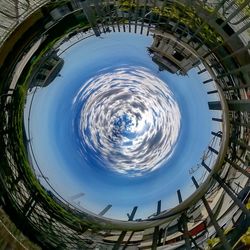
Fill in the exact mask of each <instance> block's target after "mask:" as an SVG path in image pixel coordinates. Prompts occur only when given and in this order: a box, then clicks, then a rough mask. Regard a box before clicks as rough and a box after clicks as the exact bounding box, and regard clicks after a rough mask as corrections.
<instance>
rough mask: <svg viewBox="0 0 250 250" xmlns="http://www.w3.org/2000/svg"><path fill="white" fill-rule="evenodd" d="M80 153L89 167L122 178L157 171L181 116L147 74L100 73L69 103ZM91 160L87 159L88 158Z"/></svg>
mask: <svg viewBox="0 0 250 250" xmlns="http://www.w3.org/2000/svg"><path fill="white" fill-rule="evenodd" d="M73 109H75V110H78V111H79V112H77V115H76V118H75V120H74V121H73V126H74V128H76V133H77V138H78V143H79V148H80V152H81V154H82V155H83V157H84V158H85V159H88V158H89V159H90V158H91V160H90V161H91V162H92V164H95V162H93V159H94V161H96V163H98V164H99V165H101V166H103V167H104V168H107V169H110V170H111V171H114V172H117V173H120V174H125V175H127V176H131V177H132V176H141V175H143V174H145V173H148V172H151V171H154V170H155V169H157V168H159V167H160V166H162V164H163V163H165V162H166V161H167V160H168V159H169V158H170V156H171V154H172V153H173V151H174V149H175V145H176V142H177V139H178V135H179V132H180V126H181V114H180V110H179V107H178V104H177V102H176V101H175V99H174V95H173V93H172V92H171V90H170V89H169V88H168V86H167V85H166V83H164V82H163V81H162V80H160V79H159V78H158V77H157V76H156V75H154V74H152V73H151V72H150V71H149V70H148V69H146V68H143V67H135V66H123V67H120V68H116V69H112V70H111V69H105V70H103V71H101V72H99V73H98V74H96V75H95V76H94V77H92V78H91V79H89V80H88V81H87V82H86V83H85V84H84V85H83V87H82V88H81V89H80V90H79V92H78V93H77V95H76V96H75V98H74V101H73ZM90 155H91V157H89V156H90Z"/></svg>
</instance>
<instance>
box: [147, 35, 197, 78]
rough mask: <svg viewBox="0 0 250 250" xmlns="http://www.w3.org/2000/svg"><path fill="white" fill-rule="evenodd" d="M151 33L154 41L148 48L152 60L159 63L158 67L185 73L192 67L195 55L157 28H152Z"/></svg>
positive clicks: (195, 59)
mask: <svg viewBox="0 0 250 250" xmlns="http://www.w3.org/2000/svg"><path fill="white" fill-rule="evenodd" d="M153 33H154V42H153V44H152V45H151V47H150V48H149V49H148V50H149V52H150V54H152V55H153V57H152V60H153V61H154V62H155V63H156V64H158V65H159V69H160V70H167V71H169V72H171V73H173V74H180V75H186V74H187V72H188V71H189V70H190V69H192V68H193V67H194V64H195V63H196V62H197V57H196V56H194V55H193V54H192V53H191V52H190V51H188V50H187V49H185V48H184V47H183V46H182V45H181V44H180V43H178V42H176V41H174V40H173V39H171V36H170V35H168V33H166V32H163V31H159V30H154V31H153Z"/></svg>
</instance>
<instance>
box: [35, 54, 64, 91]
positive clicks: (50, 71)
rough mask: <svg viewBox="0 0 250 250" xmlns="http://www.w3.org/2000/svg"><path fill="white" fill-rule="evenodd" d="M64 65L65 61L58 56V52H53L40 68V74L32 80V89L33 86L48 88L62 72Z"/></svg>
mask: <svg viewBox="0 0 250 250" xmlns="http://www.w3.org/2000/svg"><path fill="white" fill-rule="evenodd" d="M63 65H64V60H63V59H62V58H60V57H59V56H58V55H57V52H56V51H53V52H52V54H51V55H49V56H48V58H47V59H46V60H45V62H44V63H43V64H42V65H41V66H40V68H39V71H38V73H37V74H36V75H35V77H34V78H33V80H32V84H31V87H33V86H41V87H46V86H48V85H49V84H50V83H51V82H52V81H53V80H54V79H55V78H56V77H57V76H59V75H60V74H59V72H60V71H61V69H62V67H63Z"/></svg>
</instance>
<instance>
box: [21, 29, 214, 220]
mask: <svg viewBox="0 0 250 250" xmlns="http://www.w3.org/2000/svg"><path fill="white" fill-rule="evenodd" d="M75 39H79V36H78V37H77V38H75ZM152 41H153V38H152V36H145V35H139V34H133V33H109V34H102V35H101V37H99V38H96V37H94V36H90V37H89V38H87V39H83V40H81V41H79V42H77V43H75V40H74V38H73V39H72V40H70V41H68V42H66V43H65V44H63V45H61V48H60V50H59V53H61V54H60V57H61V58H62V59H63V60H64V65H63V68H62V70H61V72H60V75H59V76H57V77H56V78H55V79H54V81H53V82H52V83H51V84H50V85H48V86H46V87H44V88H42V87H36V88H33V89H32V90H30V91H29V93H28V96H27V102H26V106H25V111H24V123H25V129H26V133H27V137H28V138H29V142H28V143H29V145H28V149H29V155H30V158H31V162H32V165H33V168H34V169H35V172H36V174H37V176H38V178H39V180H40V182H41V183H42V184H43V185H44V187H45V188H46V189H48V190H50V189H51V187H49V186H48V185H47V184H46V182H45V180H44V179H43V178H41V177H39V176H40V175H41V174H40V173H39V171H42V173H43V175H44V176H46V177H47V180H49V183H50V184H51V186H52V187H53V189H54V190H56V191H57V193H59V194H60V195H61V196H62V197H63V198H64V199H65V200H67V201H70V202H71V203H74V204H75V203H78V204H80V206H81V207H84V208H85V209H87V210H90V211H92V212H94V213H99V212H100V211H101V210H102V209H103V208H104V207H106V206H107V205H108V204H112V208H111V209H110V210H109V211H108V212H107V214H105V216H106V217H110V218H115V219H121V220H127V216H126V214H127V213H129V212H131V211H132V209H133V207H134V206H138V210H137V213H136V216H135V219H139V218H142V219H145V218H147V217H148V216H150V215H151V214H153V213H155V211H156V208H157V201H158V200H161V201H162V210H166V209H170V208H172V207H174V206H175V205H177V204H178V199H177V195H176V191H177V189H180V190H181V192H182V196H183V199H185V198H187V197H188V196H189V195H190V194H191V193H193V192H194V190H195V188H194V186H193V185H192V182H191V176H190V174H189V170H190V169H191V167H194V166H196V165H197V163H200V162H201V157H202V155H203V153H204V151H205V150H206V148H207V146H208V144H209V143H210V141H211V138H212V136H211V131H212V130H213V129H214V128H216V129H218V125H217V124H213V123H212V120H211V119H212V115H214V114H211V112H210V111H209V109H208V104H207V102H208V100H209V98H210V99H211V97H210V96H208V95H207V89H206V88H212V86H210V87H209V86H208V87H207V86H204V84H202V81H204V77H207V76H201V75H198V74H197V69H192V70H191V71H189V72H188V76H178V75H176V74H171V73H169V72H167V71H159V69H158V66H157V65H156V64H155V63H154V62H153V61H152V59H151V57H150V56H149V54H148V52H147V47H149V46H150V45H151V44H152ZM72 44H74V45H73V46H72ZM212 98H213V97H212ZM215 98H216V97H215ZM203 173H204V169H200V170H199V171H198V172H197V173H195V175H196V176H200V175H202V174H203ZM78 193H84V196H82V197H80V198H78V199H76V200H71V197H72V196H74V195H76V194H78Z"/></svg>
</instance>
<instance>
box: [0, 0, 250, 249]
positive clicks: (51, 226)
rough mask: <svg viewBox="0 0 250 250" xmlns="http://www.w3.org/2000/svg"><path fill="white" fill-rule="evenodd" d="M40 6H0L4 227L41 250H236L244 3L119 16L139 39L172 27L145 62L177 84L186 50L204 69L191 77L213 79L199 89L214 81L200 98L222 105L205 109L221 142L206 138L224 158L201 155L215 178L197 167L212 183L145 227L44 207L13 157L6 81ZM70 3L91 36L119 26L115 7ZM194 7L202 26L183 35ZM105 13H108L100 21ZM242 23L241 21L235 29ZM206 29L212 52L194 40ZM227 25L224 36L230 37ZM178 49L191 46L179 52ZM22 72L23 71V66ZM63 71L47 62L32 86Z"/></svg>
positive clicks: (243, 223) (16, 105)
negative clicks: (211, 248) (213, 249)
mask: <svg viewBox="0 0 250 250" xmlns="http://www.w3.org/2000/svg"><path fill="white" fill-rule="evenodd" d="M49 2H50V1H47V0H46V1H40V0H30V1H23V0H17V1H12V0H8V1H2V2H1V4H0V7H1V10H2V11H1V13H0V20H1V25H0V34H1V36H0V39H1V40H0V67H1V70H0V82H1V85H0V94H1V102H0V105H1V106H0V107H1V112H0V114H1V115H0V135H1V136H0V148H1V162H0V164H1V167H0V190H1V193H0V205H1V206H2V208H3V209H4V210H5V212H6V213H8V214H9V216H10V218H11V220H12V221H13V222H15V224H16V226H17V227H18V228H19V229H20V230H21V231H23V232H24V233H25V234H26V235H27V236H29V237H30V238H31V239H32V240H33V241H35V242H36V243H37V244H39V245H41V247H43V248H44V249H105V250H106V249H114V250H118V249H153V250H155V249H159V250H160V249H166V247H168V246H171V247H175V248H176V249H200V248H201V249H203V248H205V247H206V246H208V242H209V240H210V242H212V243H213V244H214V245H215V243H216V244H217V249H232V247H233V245H232V246H231V245H230V244H234V243H235V244H236V243H237V245H240V244H243V243H242V242H235V241H234V240H235V237H236V236H237V237H238V239H239V237H240V236H241V235H242V234H244V233H245V232H246V230H247V228H248V227H249V225H250V222H249V221H250V219H249V218H250V214H249V210H248V209H247V207H248V206H249V177H250V173H249V161H250V153H249V151H250V146H249V145H250V141H249V140H250V138H249V128H250V126H249V124H250V123H249V119H250V115H249V113H250V112H249V110H250V100H249V72H250V71H249V68H250V65H249V61H250V60H249V58H250V55H249V41H250V37H249V28H250V26H249V23H250V20H249V19H250V17H249V16H247V15H246V13H248V11H249V0H246V1H198V0H197V1H185V0H183V1H164V3H166V7H167V8H166V9H167V11H166V13H167V14H168V15H167V16H165V17H164V16H160V15H158V14H157V13H160V10H162V9H163V7H164V6H163V1H155V5H156V6H155V7H156V8H154V9H151V10H150V11H149V12H147V10H148V9H147V8H146V7H145V8H144V6H147V2H148V1H139V2H140V5H139V6H132V7H131V8H130V9H128V13H130V14H129V15H128V16H127V18H128V20H126V21H127V22H126V24H128V25H130V24H131V23H133V24H134V25H135V27H137V28H138V29H137V32H138V33H139V32H140V30H141V27H148V29H149V30H150V29H152V27H153V26H154V27H158V26H162V25H164V26H165V25H166V24H170V23H171V25H169V26H168V29H167V31H168V32H166V30H164V31H163V30H162V31H160V30H158V31H157V29H156V31H155V33H154V43H153V44H152V46H151V47H150V48H149V50H150V52H151V53H152V55H153V57H152V59H153V60H154V61H155V62H156V63H157V64H158V65H159V66H160V68H161V69H163V70H168V71H170V72H171V73H177V74H180V75H186V74H187V73H188V71H189V70H190V69H191V68H192V67H194V64H195V62H196V60H195V58H194V56H193V54H192V53H191V54H190V52H189V51H190V50H189V49H187V48H190V47H191V48H192V49H193V50H195V51H197V53H198V54H199V56H200V57H201V59H202V60H203V61H204V62H205V63H206V64H207V66H208V67H207V68H200V70H199V72H198V74H204V73H206V72H207V70H209V71H210V72H211V73H212V74H213V75H214V79H208V80H205V81H204V82H203V84H207V83H209V82H211V81H213V80H215V81H216V83H217V85H218V89H215V90H213V91H210V92H208V95H213V94H215V93H220V95H221V97H222V99H223V100H224V102H221V103H220V102H218V101H214V102H209V103H208V104H209V108H210V109H211V110H219V111H221V112H222V113H223V114H224V116H223V119H222V118H220V117H213V118H212V120H213V121H214V122H218V123H220V124H222V125H223V127H224V128H225V131H224V133H215V131H211V133H213V135H214V136H216V137H218V138H220V139H221V142H223V143H224V144H225V145H226V146H225V147H224V150H225V151H224V153H223V154H220V152H218V151H216V150H214V149H213V148H212V147H210V148H209V150H210V151H211V152H212V153H213V154H215V155H219V157H218V158H219V162H218V164H217V165H216V166H217V168H216V169H210V168H209V167H208V166H207V165H206V164H205V162H202V164H201V165H202V167H204V168H205V169H206V170H207V171H208V172H209V173H210V177H211V179H210V180H209V181H208V182H206V183H205V184H206V188H203V189H201V188H200V187H199V184H198V183H197V181H196V179H195V178H192V180H193V183H194V186H195V187H196V188H197V190H201V191H200V192H199V193H196V194H197V195H196V196H195V197H192V199H189V200H188V201H186V200H184V201H182V197H181V193H180V191H178V190H176V191H177V195H178V199H179V201H180V204H179V205H178V206H177V207H176V208H174V210H168V211H161V204H160V202H158V203H157V204H155V207H157V211H156V212H155V214H154V215H153V217H152V218H148V219H147V220H136V219H134V215H135V213H136V210H137V207H136V206H135V207H134V208H133V209H132V211H128V220H129V221H113V220H111V219H107V218H105V217H103V215H104V213H105V212H106V210H107V209H108V208H109V207H107V208H104V210H103V211H104V212H103V213H100V214H98V215H93V214H91V213H89V214H88V213H80V212H79V211H75V210H74V209H71V207H67V209H65V208H64V207H63V206H62V205H60V202H62V201H61V200H60V202H58V200H57V198H53V197H54V195H49V194H48V193H47V192H46V191H44V190H43V189H42V188H41V186H40V184H39V183H38V182H37V180H36V179H35V178H32V175H31V174H30V173H31V172H30V169H29V168H27V159H26V158H25V151H22V143H20V141H21V140H22V130H21V128H20V124H22V120H21V121H20V117H22V116H21V115H20V113H19V112H18V110H19V109H20V105H21V104H22V103H21V102H20V100H21V101H22V100H23V99H22V98H20V92H21V90H22V88H21V87H20V84H16V85H15V86H12V88H11V89H10V82H11V79H12V76H13V75H14V71H15V69H19V68H16V67H18V66H20V65H19V64H18V62H19V60H20V58H21V57H22V56H23V54H24V53H27V52H30V53H31V54H32V50H31V49H32V48H33V47H32V46H31V44H32V43H31V42H32V41H33V39H34V37H36V35H37V34H38V33H39V32H38V31H40V32H41V33H42V32H44V30H39V29H40V26H39V25H38V23H39V22H40V23H43V21H44V20H45V21H44V23H46V21H48V18H47V16H44V13H45V12H44V8H45V9H46V8H47V7H46V6H47V3H49ZM53 2H54V4H55V8H56V7H57V6H56V5H57V3H58V2H59V3H61V1H53ZM78 2H83V3H84V4H83V6H84V5H86V4H88V3H91V8H89V11H86V10H85V15H86V16H87V19H88V21H89V23H90V26H92V28H93V29H94V31H95V32H96V35H99V32H100V30H99V27H96V26H98V25H99V26H101V25H103V26H105V27H111V28H112V30H113V31H114V32H116V31H120V27H122V25H123V23H119V21H120V19H119V18H120V17H119V13H120V11H119V7H120V6H119V3H118V2H119V1H116V2H117V3H118V4H117V5H116V2H115V1H97V0H96V1H90V2H89V1H88V0H86V1H72V3H74V4H72V6H73V7H74V8H78V7H79V8H82V4H81V5H77V3H78ZM173 2H174V4H173ZM108 3H109V4H108ZM180 3H182V4H180ZM68 4H71V2H69V3H68ZM100 4H106V6H104V7H105V8H103V10H107V13H108V14H107V15H108V18H103V16H102V15H103V13H102V15H98V14H97V13H98V11H97V10H98V6H99V5H100ZM189 4H192V6H190V5H189ZM50 6H51V5H50ZM183 6H184V7H183ZM185 7H187V8H185ZM191 7H192V8H191ZM193 7H194V8H195V18H193V19H192V20H196V19H197V17H200V18H203V19H202V20H206V22H202V23H199V26H198V27H197V26H196V27H194V26H193V25H192V24H190V27H188V25H189V23H186V27H185V26H184V25H183V24H181V20H183V16H184V14H186V16H189V17H190V19H191V17H192V16H193V15H194V13H192V12H191V13H190V10H192V9H193ZM231 7H232V8H231ZM74 8H72V9H74ZM111 8H112V13H111V12H108V10H110V9H111ZM59 9H60V8H59ZM66 9H67V11H66V12H65V11H64V8H62V12H61V11H59V10H58V9H57V10H55V11H54V12H53V10H52V12H51V13H52V15H53V17H54V20H55V21H58V22H59V20H61V19H63V18H64V15H65V13H66V14H67V13H68V11H70V8H68V7H67V8H66ZM66 9H65V10H66ZM50 11H51V10H50ZM58 11H59V12H58ZM213 11H215V12H213ZM48 13H49V12H48ZM148 13H149V14H148ZM150 13H153V14H152V15H150ZM145 16H146V17H145ZM130 17H133V18H134V19H130ZM219 18H220V19H219ZM169 19H171V20H169ZM184 20H185V19H184ZM241 20H244V22H243V21H242V22H240V21H241ZM159 24H161V25H159ZM207 24H209V25H210V26H211V27H212V28H213V29H211V30H209V34H214V33H211V32H212V31H214V32H217V33H215V34H216V35H218V36H221V37H222V38H223V40H222V42H221V43H218V44H214V46H213V47H212V46H211V44H209V45H207V41H206V40H202V39H201V38H202V37H205V35H207V33H206V32H207V27H208V26H207ZM119 25H120V26H119ZM226 25H228V26H226ZM229 26H230V27H231V29H232V30H229V28H228V27H229ZM187 27H188V29H187ZM225 27H227V28H225ZM190 30H192V32H191V31H190ZM229 31H230V32H229ZM170 35H171V36H170ZM212 42H213V41H212ZM183 43H186V45H187V44H188V45H189V46H190V47H188V46H186V47H185V46H183ZM34 50H35V49H34ZM33 53H34V51H33ZM25 65H26V66H27V67H29V66H30V65H28V63H27V62H26V64H25ZM62 66H63V61H62V60H61V59H60V58H58V57H57V56H56V55H54V56H52V57H51V59H49V60H48V62H46V63H45V64H43V66H42V69H41V71H40V73H39V74H37V75H36V76H35V77H36V79H37V80H38V82H39V85H40V86H45V85H48V84H49V83H50V82H51V81H52V80H53V79H54V77H55V76H56V75H57V73H58V71H59V70H60V68H61V67H62ZM16 71H18V70H16ZM7 97H8V98H7ZM222 104H225V105H222ZM197 133H199V131H197ZM231 229H232V230H231ZM9 235H11V234H9ZM14 240H16V239H14Z"/></svg>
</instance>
